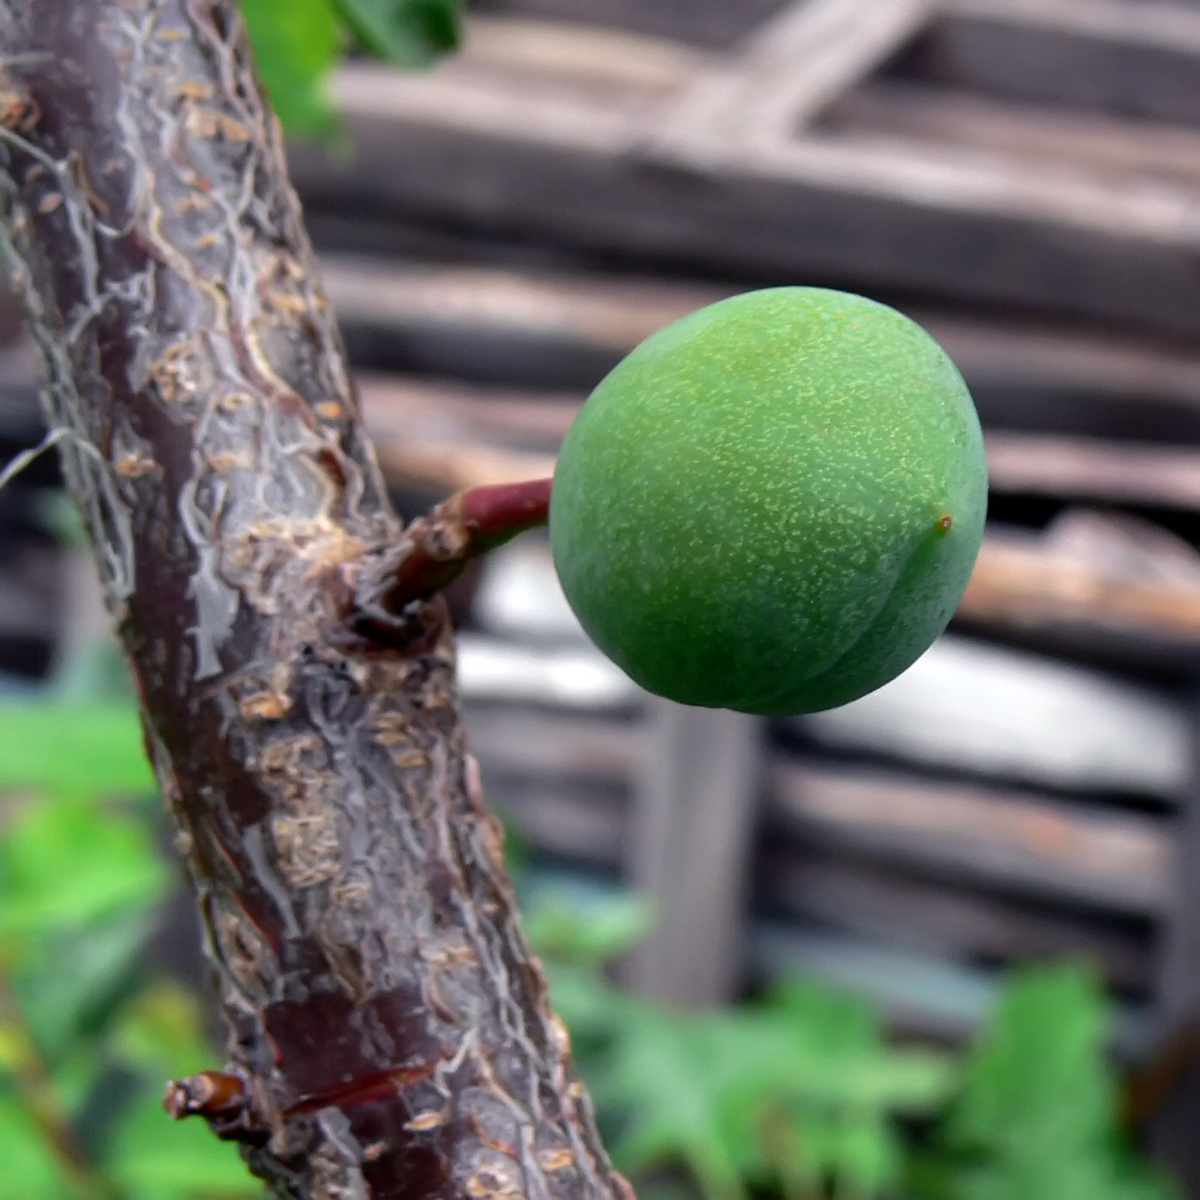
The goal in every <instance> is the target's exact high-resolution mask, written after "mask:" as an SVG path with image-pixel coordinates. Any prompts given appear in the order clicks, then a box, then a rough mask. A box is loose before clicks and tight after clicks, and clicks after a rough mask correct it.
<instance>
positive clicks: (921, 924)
mask: <svg viewBox="0 0 1200 1200" xmlns="http://www.w3.org/2000/svg"><path fill="white" fill-rule="evenodd" d="M756 879H757V894H758V897H759V899H760V902H761V903H762V904H764V905H765V906H766V907H767V909H768V910H770V911H783V912H786V913H788V914H789V915H792V916H794V917H799V918H800V919H802V920H804V921H806V922H818V923H820V924H821V925H822V926H824V927H826V928H828V929H831V930H840V931H844V932H847V933H850V934H855V935H858V936H862V937H868V938H872V939H876V940H879V941H882V942H886V943H890V944H892V945H895V946H899V947H903V948H906V949H909V950H915V951H918V952H923V953H927V954H938V955H941V956H944V957H947V958H951V959H957V960H960V961H979V960H981V959H982V960H985V961H988V962H992V963H998V962H1004V963H1023V962H1029V961H1031V960H1036V959H1046V958H1048V959H1060V958H1063V957H1065V956H1068V955H1073V956H1078V955H1080V954H1083V955H1086V956H1087V957H1089V958H1091V959H1092V960H1093V961H1095V962H1096V963H1098V964H1099V965H1100V966H1101V967H1102V968H1103V970H1104V972H1105V975H1106V976H1107V978H1108V980H1109V982H1110V983H1111V984H1113V985H1114V986H1116V987H1119V988H1122V989H1123V990H1126V991H1137V992H1141V993H1143V994H1147V993H1149V992H1151V991H1152V990H1153V987H1154V985H1155V983H1156V982H1157V981H1156V978H1155V971H1154V964H1153V955H1152V952H1151V945H1150V934H1149V931H1144V932H1142V933H1141V934H1138V933H1136V932H1133V931H1131V930H1130V929H1129V928H1128V927H1127V926H1126V925H1125V924H1121V923H1113V922H1103V921H1097V920H1094V919H1088V917H1086V916H1083V915H1081V914H1068V913H1065V912H1063V911H1062V910H1056V909H1054V908H1048V907H1046V906H1045V905H1038V904H1037V903H1036V902H1031V901H1029V900H1028V899H1026V898H1023V897H1011V898H1000V897H998V896H995V895H991V894H987V893H981V892H979V891H976V890H974V889H964V888H962V887H960V886H944V885H939V884H938V883H936V882H930V881H929V880H926V879H921V878H920V877H917V876H913V875H912V874H905V873H903V872H900V871H897V870H895V869H894V868H889V867H879V866H875V865H872V864H870V863H864V862H861V861H856V860H852V859H847V858H844V857H841V858H839V857H836V856H833V857H831V856H829V855H814V854H806V853H804V852H803V851H795V850H791V849H788V848H785V847H783V846H776V847H774V848H773V849H771V850H769V851H768V852H767V855H766V857H765V859H764V861H763V862H762V863H760V865H759V867H758V869H757V871H756Z"/></svg>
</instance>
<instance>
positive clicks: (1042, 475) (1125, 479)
mask: <svg viewBox="0 0 1200 1200" xmlns="http://www.w3.org/2000/svg"><path fill="white" fill-rule="evenodd" d="M987 458H988V476H989V480H990V483H991V488H992V490H993V491H996V492H1006V493H1019V494H1023V495H1031V496H1053V497H1057V498H1058V499H1062V500H1100V501H1105V502H1108V503H1118V504H1120V503H1125V504H1139V505H1145V506H1149V507H1154V508H1173V509H1180V510H1183V511H1188V512H1200V448H1196V449H1192V448H1181V447H1178V446H1156V445H1139V444H1138V443H1137V442H1118V441H1111V440H1102V439H1100V438H1067V437H1047V436H1045V435H1042V434H1023V433H1000V432H993V433H989V434H988V435H987ZM1197 564H1198V565H1200V558H1198V559H1197ZM1196 583H1197V584H1200V574H1198V576H1197V580H1196Z"/></svg>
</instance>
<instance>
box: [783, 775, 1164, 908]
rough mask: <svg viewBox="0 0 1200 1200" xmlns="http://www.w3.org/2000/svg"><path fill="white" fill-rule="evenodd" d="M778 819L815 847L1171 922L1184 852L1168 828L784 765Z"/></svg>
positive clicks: (1077, 808)
mask: <svg viewBox="0 0 1200 1200" xmlns="http://www.w3.org/2000/svg"><path fill="white" fill-rule="evenodd" d="M769 791H770V796H771V801H772V805H771V811H772V813H773V815H774V816H775V817H776V818H777V819H780V820H782V821H784V822H785V826H786V828H788V829H790V830H793V831H794V832H795V833H796V834H802V835H803V837H804V840H805V842H806V843H807V844H808V845H810V846H812V847H815V848H821V849H838V850H842V851H845V850H847V849H854V850H856V851H858V852H860V853H862V854H864V855H869V856H872V857H874V858H875V860H876V861H878V862H883V863H895V864H907V865H909V866H913V865H917V866H921V867H923V868H925V869H927V870H929V871H931V872H934V873H936V874H940V875H941V876H942V877H943V878H949V879H956V880H958V881H960V882H962V881H964V880H971V881H979V882H986V883H990V884H992V885H994V886H996V887H1003V888H1005V889H1007V890H1009V891H1010V892H1017V893H1020V894H1023V895H1030V894H1032V895H1042V896H1049V897H1055V898H1058V899H1066V900H1072V901H1076V902H1080V903H1086V904H1091V905H1094V906H1096V907H1097V908H1100V909H1107V910H1111V911H1116V912H1129V913H1139V914H1147V915H1159V914H1162V913H1163V912H1164V911H1165V910H1166V909H1167V907H1168V905H1169V903H1170V900H1171V897H1172V896H1173V874H1172V873H1173V871H1174V868H1175V856H1176V850H1175V847H1174V845H1173V842H1172V828H1171V826H1170V825H1169V824H1168V823H1167V822H1165V821H1163V820H1158V819H1154V818H1151V817H1147V816H1142V815H1139V814H1134V813H1123V812H1119V811H1113V810H1108V811H1106V810H1104V809H1100V808H1097V807H1095V806H1094V805H1084V804H1080V803H1068V802H1066V801H1053V800H1047V799H1044V798H1040V797H1036V796H1033V795H1029V794H1023V793H1015V792H1004V791H1001V790H998V789H991V788H984V787H979V786H972V785H966V784H961V785H960V784H947V783H936V782H933V781H928V780H923V781H921V782H919V783H918V782H916V781H911V782H907V783H906V782H903V781H901V780H900V779H898V778H896V777H889V776H887V775H884V774H882V773H871V772H867V771H862V770H857V771H851V770H837V769H830V768H827V767H819V766H816V765H792V764H784V763H781V762H775V763H773V764H772V766H771V768H770V775H769Z"/></svg>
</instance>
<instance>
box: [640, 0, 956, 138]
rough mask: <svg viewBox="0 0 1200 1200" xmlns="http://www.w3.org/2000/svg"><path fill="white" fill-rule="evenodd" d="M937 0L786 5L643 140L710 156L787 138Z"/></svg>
mask: <svg viewBox="0 0 1200 1200" xmlns="http://www.w3.org/2000/svg"><path fill="white" fill-rule="evenodd" d="M934 6H935V0H794V2H793V3H791V4H788V5H786V6H785V7H784V8H782V9H781V10H780V11H779V12H778V13H776V14H775V15H773V16H772V17H770V18H769V19H768V20H767V21H765V22H764V23H763V24H762V25H761V26H760V27H759V28H758V29H756V30H755V31H754V33H752V34H751V35H750V36H749V37H747V38H746V39H745V40H744V41H743V42H742V43H741V44H740V45H739V46H737V47H736V48H735V50H734V52H733V53H732V54H731V55H730V56H729V57H728V58H727V59H725V60H724V61H722V62H718V63H715V64H714V65H713V66H712V67H710V68H709V69H708V70H706V71H701V72H698V73H697V75H696V77H695V79H694V80H693V81H692V82H691V84H690V85H689V86H686V87H683V88H681V89H680V90H679V92H678V94H676V95H674V96H672V97H671V98H670V99H669V100H668V101H667V103H666V104H665V105H664V107H663V110H662V111H661V112H660V113H656V114H651V115H650V116H649V117H648V118H647V126H648V137H649V139H650V140H651V141H652V142H654V143H655V144H658V145H660V146H661V147H662V149H663V151H664V152H665V153H668V154H670V153H671V147H672V145H673V144H676V143H678V142H680V141H682V142H685V143H689V144H691V145H692V146H693V149H692V151H691V153H692V154H693V155H694V154H696V153H697V152H699V153H701V154H703V153H705V147H706V146H709V145H710V144H711V145H713V147H714V149H715V148H716V147H721V149H718V150H716V153H717V154H718V156H721V157H724V156H728V155H729V154H731V153H732V154H735V155H736V154H737V153H738V152H739V149H740V148H741V147H743V146H745V145H748V144H755V143H762V144H770V143H778V142H786V141H788V140H790V139H791V138H792V137H793V136H794V135H795V134H796V133H798V132H799V131H800V129H802V128H803V126H804V125H806V124H807V123H808V122H809V121H811V120H812V118H813V117H814V116H815V115H816V114H817V113H818V112H819V111H820V110H821V108H823V107H824V106H825V105H826V104H828V103H829V101H830V100H832V99H834V98H835V97H836V96H838V95H839V94H840V93H841V92H843V91H845V90H846V89H847V88H849V87H851V86H852V85H853V84H855V83H857V82H858V80H859V79H861V78H862V77H863V76H864V75H865V74H867V72H868V71H870V70H871V69H872V68H874V67H875V66H876V65H878V64H879V63H880V62H881V61H882V60H883V59H884V58H886V57H887V56H888V55H889V54H891V53H892V52H893V51H894V50H895V49H896V48H897V47H898V46H900V45H902V44H903V43H904V42H905V41H906V40H907V39H908V38H909V37H911V36H912V34H913V33H914V32H915V31H916V30H917V29H918V28H919V27H920V26H921V25H922V24H924V22H925V21H926V19H927V18H928V16H929V14H930V13H931V12H932V11H933V9H934Z"/></svg>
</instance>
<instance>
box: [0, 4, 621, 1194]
mask: <svg viewBox="0 0 1200 1200" xmlns="http://www.w3.org/2000/svg"><path fill="white" fill-rule="evenodd" d="M0 55H2V60H3V61H2V69H3V76H2V78H0V125H2V131H0V200H2V204H3V222H4V226H5V229H6V232H7V238H8V245H7V247H6V254H7V256H8V258H9V261H10V266H11V267H12V270H13V274H14V277H15V280H16V283H17V285H18V287H19V289H20V291H21V293H22V295H23V299H24V302H25V304H26V308H27V312H28V316H29V319H30V324H31V328H32V329H33V331H34V334H35V336H36V338H37V341H38V344H39V346H40V348H41V352H42V355H43V357H44V360H45V369H46V379H47V382H46V387H45V403H46V411H47V416H48V419H49V421H50V422H51V423H52V425H53V426H55V427H57V428H60V429H62V430H64V431H65V433H64V435H63V440H62V442H61V443H60V445H61V449H62V456H63V462H64V468H65V471H66V475H67V479H68V483H69V486H70V489H71V492H72V493H73V495H74V497H75V499H76V500H77V502H78V504H79V506H80V509H81V511H82V512H83V514H84V517H85V520H86V523H87V527H88V530H89V533H90V536H91V538H92V541H93V543H94V546H95V549H96V554H97V558H98V561H99V566H100V571H101V575H102V577H103V582H104V589H105V593H106V596H107V602H108V605H109V608H110V610H111V613H112V617H113V620H114V622H115V625H116V627H117V629H118V631H119V634H120V636H121V639H122V641H123V643H124V646H125V648H126V650H127V652H128V655H129V658H130V661H131V663H132V665H133V669H134V672H135V674H136V677H137V681H138V685H139V688H140V692H141V697H142V703H143V712H144V723H145V731H146V741H147V745H148V747H149V751H150V754H151V756H152V758H153V761H154V764H155V767H156V770H157V773H158V777H159V780H160V782H161V786H162V791H163V794H164V796H165V797H166V800H167V803H168V804H169V806H170V810H171V812H172V814H173V816H174V818H175V821H176V822H177V826H178V846H179V849H180V852H181V854H182V855H183V857H184V859H185V861H186V863H187V866H188V869H189V872H190V875H191V879H192V881H193V883H194V885H195V888H196V892H197V895H198V897H199V903H200V908H201V912H202V915H203V922H204V928H205V931H206V935H207V943H208V947H207V948H208V953H209V955H210V957H211V960H212V963H213V964H214V966H215V968H216V973H217V976H218V980H219V991H220V1000H221V1004H222V1006H223V1009H224V1014H225V1017H226V1018H227V1022H228V1030H229V1036H228V1056H229V1063H228V1065H227V1067H226V1068H225V1071H224V1072H223V1073H214V1074H212V1075H211V1076H208V1077H199V1078H198V1080H196V1081H192V1083H191V1084H189V1085H184V1086H183V1088H182V1090H181V1091H179V1092H177V1093H176V1095H175V1097H174V1098H175V1101H176V1104H177V1108H178V1109H179V1110H180V1111H192V1110H194V1111H200V1112H205V1113H206V1114H207V1115H210V1116H211V1117H213V1118H214V1121H215V1122H216V1123H217V1124H218V1126H219V1127H220V1128H221V1130H222V1131H223V1132H224V1134H225V1135H227V1136H236V1137H238V1138H239V1139H240V1140H241V1141H242V1142H243V1143H244V1145H245V1147H246V1154H247V1157H248V1159H249V1161H250V1163H251V1165H252V1167H253V1169H254V1170H255V1171H256V1172H257V1173H259V1174H260V1175H262V1176H263V1177H264V1178H265V1179H267V1180H269V1181H270V1183H271V1184H272V1186H273V1187H274V1188H275V1190H276V1191H277V1192H278V1193H279V1194H283V1195H288V1196H294V1197H305V1198H310V1197H311V1198H317V1197H321V1198H328V1200H333V1198H338V1200H349V1198H351V1197H353V1198H356V1200H368V1198H369V1200H383V1198H385V1197H387V1198H400V1197H405V1198H407V1197H413V1198H416V1197H421V1198H422V1200H424V1198H426V1197H446V1198H449V1197H452V1196H453V1197H469V1198H471V1200H489V1198H492V1197H495V1198H497V1200H501V1198H503V1200H510V1198H511V1200H516V1198H517V1197H530V1198H531V1200H533V1198H536V1200H551V1198H558V1197H562V1198H564V1200H566V1198H571V1200H583V1198H585V1197H586V1198H589V1200H590V1198H593V1197H594V1198H597V1200H599V1198H602V1197H612V1196H624V1195H625V1194H626V1191H627V1186H628V1185H626V1184H625V1183H624V1181H623V1180H621V1178H620V1177H619V1176H618V1175H616V1174H615V1173H614V1172H613V1170H612V1168H611V1166H610V1165H609V1163H608V1160H607V1158H606V1157H605V1154H604V1151H603V1149H602V1148H601V1146H600V1144H599V1141H598V1139H597V1136H596V1132H595V1129H594V1125H593V1120H592V1115H591V1111H590V1107H589V1101H588V1099H587V1097H586V1095H585V1093H584V1091H583V1089H582V1087H581V1086H580V1084H579V1083H578V1082H577V1080H576V1078H575V1076H574V1074H573V1070H572V1067H571V1065H570V1060H569V1052H568V1039H567V1034H566V1031H565V1029H564V1028H563V1027H562V1025H561V1023H560V1022H559V1021H558V1020H557V1019H556V1018H555V1017H554V1015H553V1014H552V1012H551V1010H550V1008H549V1006H548V1003H547V1000H546V993H545V984H544V981H543V977H542V974H541V972H540V970H539V967H538V963H537V961H536V959H535V958H534V957H533V956H532V955H531V953H530V951H529V948H528V946H527V945H526V943H525V941H524V939H523V937H522V934H521V931H520V928H519V925H518V922H517V918H516V915H515V913H514V909H513V901H512V895H511V892H510V888H509V884H508V881H507V878H506V876H505V872H504V868H503V865H502V861H501V834H500V828H499V826H498V824H497V823H496V821H495V820H494V819H493V818H492V817H491V816H490V815H489V814H488V813H487V811H486V810H485V808H484V806H483V800H482V797H481V794H480V787H479V778H478V772H477V769H476V767H475V765H474V763H473V761H472V760H471V758H470V757H469V755H468V754H467V753H466V751H465V747H464V742H463V732H462V727H461V724H460V720H459V713H458V710H457V707H456V700H455V692H454V647H453V641H452V637H451V631H450V629H449V627H448V625H447V620H446V614H445V609H444V605H443V604H442V603H441V601H440V599H438V598H437V597H436V596H435V597H433V598H432V599H429V600H420V601H415V602H413V603H412V604H410V605H409V606H408V607H407V609H406V610H405V612H404V613H403V614H402V615H401V619H398V620H396V621H394V622H392V623H391V624H390V625H389V624H388V622H386V621H385V622H384V623H383V624H384V625H385V626H387V628H386V629H383V630H382V632H383V633H385V634H387V635H388V636H387V637H386V638H384V639H381V638H380V637H379V636H375V635H378V634H379V633H380V628H379V627H378V625H377V624H371V623H369V622H368V623H366V625H364V623H363V622H361V621H356V615H357V614H356V605H355V597H356V595H357V594H359V589H360V588H361V587H363V585H364V580H365V581H369V580H370V579H371V578H372V577H378V578H383V577H384V576H385V575H386V574H387V572H394V571H395V570H396V569H397V562H396V547H397V546H398V545H401V544H404V543H403V538H402V529H401V526H400V523H399V521H398V520H397V518H396V516H395V514H394V513H393V511H392V510H391V508H390V507H389V504H388V500H387V497H386V495H385V492H384V488H383V485H382V481H381V478H380V475H379V471H378V469H377V467H376V464H375V461H374V458H373V456H372V452H371V449H370V446H369V445H368V444H367V442H366V440H365V438H364V436H363V432H362V428H361V424H360V421H359V415H358V410H357V405H356V401H355V397H354V394H353V389H352V386H351V383H350V380H349V378H348V376H347V372H346V368H345V365H344V362H343V358H342V351H341V346H340V343H339V339H338V334H337V331H336V328H335V324H334V320H333V318H332V315H331V313H330V310H329V306H328V304H327V303H326V301H325V299H324V297H323V295H322V293H321V289H320V285H319V282H318V277H317V273H316V270H315V268H314V264H313V259H312V255H311V252H310V249H309V246H308V243H307V240H306V237H305V234H304V231H303V228H302V223H301V217H300V212H299V207H298V204H297V201H296V198H295V196H294V194H293V193H292V191H291V189H290V187H289V185H288V183H287V179H286V172H285V167H284V162H283V155H282V151H281V145H280V139H279V134H278V130H277V126H276V124H275V122H274V119H273V118H272V116H271V115H270V113H269V110H268V109H267V108H266V106H265V105H264V102H263V100H262V98H261V95H260V92H259V90H258V87H257V85H256V83H255V79H254V74H253V69H252V65H251V63H250V57H249V52H248V49H247V45H246V41H245V36H244V32H243V29H242V24H241V20H240V17H239V15H238V12H237V8H236V5H235V4H234V3H233V2H232V0H0ZM419 542H420V539H417V543H419ZM410 543H412V544H416V543H413V540H412V539H410ZM377 591H378V589H377ZM189 1088H190V1090H189ZM164 1120H165V1118H164ZM163 1137H164V1142H166V1140H167V1139H168V1138H169V1137H170V1129H169V1128H164V1130H163Z"/></svg>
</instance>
